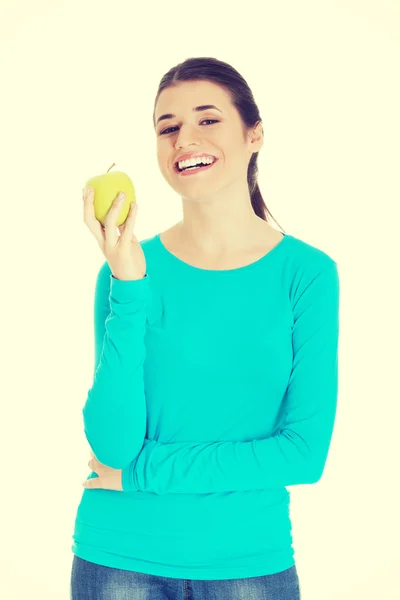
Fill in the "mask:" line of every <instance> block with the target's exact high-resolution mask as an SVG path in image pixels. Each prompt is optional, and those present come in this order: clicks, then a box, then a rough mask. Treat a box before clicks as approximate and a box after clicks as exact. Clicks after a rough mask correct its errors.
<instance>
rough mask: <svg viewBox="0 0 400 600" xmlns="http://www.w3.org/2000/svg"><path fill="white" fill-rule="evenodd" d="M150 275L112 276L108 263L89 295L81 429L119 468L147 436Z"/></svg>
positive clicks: (100, 454) (99, 454) (100, 453)
mask: <svg viewBox="0 0 400 600" xmlns="http://www.w3.org/2000/svg"><path fill="white" fill-rule="evenodd" d="M150 297H151V289H150V285H149V276H148V274H147V273H146V274H145V276H144V277H143V278H142V279H137V280H133V281H122V280H119V279H116V278H115V277H114V276H113V275H112V273H111V269H110V267H109V265H108V263H107V262H105V263H104V264H103V265H102V267H101V268H100V270H99V273H98V276H97V280H96V286H95V298H94V338H95V342H94V344H95V361H94V373H93V385H92V387H91V388H90V390H89V391H88V395H87V399H86V402H85V404H84V407H83V409H82V413H83V422H84V432H85V436H86V439H87V441H88V443H89V445H90V446H91V448H92V450H93V452H94V454H95V456H96V457H97V458H98V460H99V461H100V462H101V463H103V464H105V465H107V466H109V467H111V468H113V469H122V468H123V467H126V466H127V465H129V464H130V463H131V461H132V459H133V458H134V457H137V455H138V453H139V451H140V449H141V448H142V446H143V440H144V438H145V435H146V420H147V412H146V401H145V390H144V377H143V363H144V360H145V357H146V349H145V340H144V338H145V333H146V317H147V305H148V302H149V300H150Z"/></svg>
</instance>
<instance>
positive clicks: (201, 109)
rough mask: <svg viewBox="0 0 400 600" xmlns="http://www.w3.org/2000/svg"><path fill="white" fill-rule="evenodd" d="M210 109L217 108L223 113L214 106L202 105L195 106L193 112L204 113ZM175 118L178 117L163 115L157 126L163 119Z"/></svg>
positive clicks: (159, 118)
mask: <svg viewBox="0 0 400 600" xmlns="http://www.w3.org/2000/svg"><path fill="white" fill-rule="evenodd" d="M210 108H215V109H216V110H219V112H220V113H222V110H220V109H219V108H217V107H216V106H214V104H202V105H201V106H195V107H194V108H192V110H193V112H202V111H204V110H209V109H210ZM175 117H176V115H173V114H172V113H167V114H165V115H161V117H158V119H157V123H156V125H158V123H159V122H160V121H162V120H163V119H174V118H175Z"/></svg>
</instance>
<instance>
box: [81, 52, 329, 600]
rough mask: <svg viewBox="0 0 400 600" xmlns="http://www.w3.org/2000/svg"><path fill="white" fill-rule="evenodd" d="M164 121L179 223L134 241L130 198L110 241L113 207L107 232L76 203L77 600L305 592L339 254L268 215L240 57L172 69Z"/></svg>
mask: <svg viewBox="0 0 400 600" xmlns="http://www.w3.org/2000/svg"><path fill="white" fill-rule="evenodd" d="M154 128H155V133H156V136H157V157H158V163H159V166H160V169H161V172H162V174H163V176H164V178H165V179H166V181H167V182H168V184H169V185H170V186H171V187H172V188H173V189H174V190H175V191H176V192H177V193H178V194H179V195H180V196H181V199H182V208H183V219H182V221H180V222H179V223H176V224H175V225H173V226H172V227H171V228H170V229H168V230H166V231H164V232H162V233H160V234H157V235H155V236H154V237H152V238H149V239H146V240H144V241H142V242H138V241H137V239H136V237H135V235H134V232H133V230H134V224H135V218H136V214H137V210H136V207H135V208H134V209H133V210H132V211H131V212H130V216H129V217H128V219H127V221H126V223H125V225H123V226H121V227H120V230H121V236H120V237H118V233H117V227H116V219H117V216H118V214H119V210H120V206H121V205H120V204H118V203H117V202H116V203H115V205H113V207H112V208H111V209H110V211H109V213H108V216H107V221H106V223H105V227H104V228H103V227H102V226H101V224H100V223H99V222H98V221H97V220H96V218H95V217H94V210H93V194H92V195H90V194H89V195H86V196H85V197H84V214H85V223H86V224H87V225H88V227H89V229H90V230H91V232H92V233H93V234H94V236H95V237H96V239H97V241H98V243H99V245H100V248H101V249H102V251H103V253H104V256H105V258H106V261H105V262H104V264H103V265H102V267H101V268H100V271H99V274H98V278H97V283H96V290H95V315H94V318H95V368H94V381H93V385H92V387H91V389H90V390H89V392H88V397H87V400H86V402H85V405H84V408H83V419H84V430H85V435H86V437H87V440H88V443H89V444H90V446H91V449H92V458H91V460H90V461H89V466H90V467H91V469H92V474H91V475H90V476H89V478H88V479H87V481H86V482H85V488H86V489H85V490H84V492H83V495H82V500H81V502H80V504H79V507H78V511H77V516H76V521H75V530H74V535H73V540H74V543H73V546H72V550H73V553H74V557H73V565H72V574H71V598H72V600H83V599H85V600H94V599H96V600H99V599H100V598H101V599H102V600H107V599H109V600H112V599H114V598H119V599H121V600H124V599H128V598H132V599H133V598H138V597H139V596H138V595H137V594H138V593H139V590H140V591H141V593H142V594H143V596H140V597H143V598H144V597H146V598H151V599H152V600H163V599H177V600H187V599H189V598H190V599H191V600H203V599H205V598H213V599H215V600H226V599H227V598H229V599H231V600H234V599H235V598H237V599H239V598H244V597H246V598H252V600H255V599H257V600H267V599H268V600H297V599H299V598H300V585H299V577H298V574H297V570H296V564H295V560H294V549H293V545H292V535H291V529H292V527H291V520H290V493H289V492H288V491H287V489H286V486H291V485H302V484H312V483H316V482H318V481H319V480H320V478H321V476H322V474H323V471H324V466H325V462H326V459H327V455H328V450H329V446H330V441H331V436H332V433H333V427H334V420H335V413H336V404H337V390H338V333H339V279H338V270H337V263H336V262H335V261H334V260H333V259H332V258H331V257H330V256H329V255H327V254H326V253H325V252H323V251H322V250H320V249H318V248H315V247H313V246H311V245H309V244H307V243H306V242H304V241H302V240H300V239H298V238H296V237H294V236H292V235H289V234H282V233H281V232H279V231H277V230H276V229H274V228H273V227H272V226H271V225H270V224H269V223H268V222H267V218H266V212H269V211H268V209H267V208H266V206H265V204H264V202H263V199H262V197H261V194H260V190H259V187H258V185H257V180H256V173H257V156H258V152H259V150H260V148H261V147H262V144H263V130H262V126H261V118H260V115H259V111H258V109H257V106H256V104H255V102H254V99H253V96H252V93H251V91H250V90H249V88H248V86H247V84H246V82H245V81H244V79H243V78H242V77H241V76H240V75H239V73H238V72H237V71H235V70H234V69H233V68H232V67H231V66H229V65H227V64H226V63H223V62H221V61H218V60H215V59H213V58H194V59H189V60H186V61H185V62H184V63H182V64H179V65H178V66H176V67H174V68H173V69H171V70H170V71H169V72H168V73H167V74H166V75H165V76H164V77H163V79H162V80H161V83H160V87H159V90H158V93H157V96H156V100H155V105H154ZM144 160H145V157H144ZM269 214H270V213H269ZM135 591H136V592H137V593H136V594H135Z"/></svg>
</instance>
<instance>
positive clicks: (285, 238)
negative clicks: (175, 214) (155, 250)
mask: <svg viewBox="0 0 400 600" xmlns="http://www.w3.org/2000/svg"><path fill="white" fill-rule="evenodd" d="M281 233H282V234H283V238H282V239H281V240H280V242H278V243H277V244H276V245H275V246H274V247H273V248H271V250H268V252H267V253H266V254H264V256H261V257H260V258H258V259H257V260H256V261H254V262H252V263H249V264H248V265H243V266H242V267H237V268H235V269H203V268H201V267H195V266H194V265H190V264H189V263H187V262H185V261H184V260H181V259H180V258H178V257H177V256H175V254H172V252H170V251H169V250H168V248H166V246H164V244H163V242H162V240H161V232H160V233H157V234H156V236H155V238H156V240H157V243H158V245H159V247H160V248H161V249H162V252H163V253H164V255H165V256H167V257H168V258H169V259H170V260H171V261H173V262H175V263H176V264H180V265H181V266H182V267H183V268H186V269H188V270H190V271H193V272H194V271H198V272H203V273H219V274H223V273H237V272H243V271H245V270H246V271H247V270H249V269H252V268H255V267H257V266H259V265H261V264H263V263H264V262H266V261H267V260H269V259H270V258H271V257H273V256H275V255H278V254H279V252H280V250H282V248H283V247H285V245H286V243H287V242H288V240H289V239H291V238H293V236H291V235H290V234H288V233H284V232H283V231H282V232H281Z"/></svg>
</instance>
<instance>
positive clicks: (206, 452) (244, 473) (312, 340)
mask: <svg viewBox="0 0 400 600" xmlns="http://www.w3.org/2000/svg"><path fill="white" fill-rule="evenodd" d="M331 261H332V262H331V263H330V264H329V266H328V267H327V268H326V267H324V268H323V269H322V270H320V271H319V272H317V273H316V274H314V275H313V276H311V277H309V278H308V279H307V282H306V284H304V283H302V282H301V280H300V282H299V283H295V284H294V285H293V289H294V292H293V296H294V298H293V300H292V311H293V315H294V323H293V330H292V347H293V361H292V370H291V373H290V377H289V381H288V385H287V388H286V391H285V394H284V397H283V402H284V405H283V409H284V410H283V418H282V422H281V425H280V427H278V428H277V433H276V434H274V435H272V436H270V437H268V438H265V439H255V440H251V441H238V442H236V441H223V442H200V443H198V442H190V443H186V442H185V443H179V442H178V443H166V444H162V443H159V442H157V441H155V440H148V439H145V440H144V445H143V448H142V450H141V451H140V453H139V454H138V456H137V457H136V459H135V460H134V461H133V462H132V463H131V464H130V465H129V466H127V467H126V468H125V469H124V470H123V472H122V488H123V490H124V491H144V492H153V493H155V494H170V493H174V494H190V493H193V494H196V493H199V494H201V493H212V492H227V491H246V490H256V489H266V488H276V487H281V486H291V485H298V484H311V483H316V482H317V481H319V479H320V478H321V476H322V474H323V470H324V467H325V463H326V459H327V455H328V450H329V446H330V441H331V437H332V433H333V427H334V420H335V415H336V406H337V392H338V337H339V277H338V271H337V264H336V262H334V261H333V260H332V259H331Z"/></svg>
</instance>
